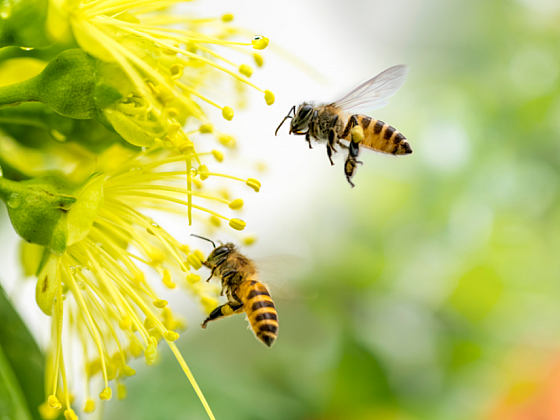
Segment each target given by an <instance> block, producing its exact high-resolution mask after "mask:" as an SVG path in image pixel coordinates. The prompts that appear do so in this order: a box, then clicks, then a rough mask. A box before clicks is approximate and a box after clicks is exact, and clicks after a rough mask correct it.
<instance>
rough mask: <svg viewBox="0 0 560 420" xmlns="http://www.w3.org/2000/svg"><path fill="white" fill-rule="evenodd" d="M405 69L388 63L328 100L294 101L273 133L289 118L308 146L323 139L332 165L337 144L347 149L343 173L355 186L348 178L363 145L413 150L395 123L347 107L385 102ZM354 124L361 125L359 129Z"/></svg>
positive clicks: (405, 152) (395, 151)
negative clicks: (346, 92) (354, 86)
mask: <svg viewBox="0 0 560 420" xmlns="http://www.w3.org/2000/svg"><path fill="white" fill-rule="evenodd" d="M407 73H408V67H407V66H403V65H400V66H394V67H390V68H388V69H387V70H385V71H383V72H381V73H379V74H378V75H377V76H375V77H373V78H372V79H370V80H368V81H366V82H364V83H363V84H361V85H360V86H358V87H357V88H355V89H354V90H353V91H351V92H350V93H349V94H348V95H346V96H345V97H344V98H342V99H340V100H338V101H336V102H333V103H331V104H323V105H313V104H312V103H308V102H304V103H302V104H301V105H299V107H298V109H297V111H296V107H295V105H294V106H293V107H292V109H290V111H289V112H288V115H286V116H285V117H284V119H283V120H282V122H281V123H280V125H279V126H278V128H277V129H276V132H275V135H277V134H278V130H279V129H280V127H281V126H282V124H284V121H286V120H287V119H288V118H292V122H291V124H290V134H292V133H293V134H295V135H302V136H303V135H305V140H306V141H307V143H308V144H309V148H310V149H312V148H313V147H312V146H311V138H313V139H315V140H316V141H317V142H319V143H326V144H327V155H328V157H329V160H330V162H331V165H334V162H333V160H332V155H333V153H336V152H337V150H336V146H340V147H341V148H343V149H348V157H347V158H346V162H345V164H344V173H345V175H346V179H347V180H348V182H349V183H350V185H351V186H352V187H354V184H353V183H352V181H351V179H352V177H353V176H354V175H355V174H356V168H357V165H358V164H361V163H362V162H360V161H358V160H357V158H358V155H359V154H360V150H361V149H362V148H366V149H370V150H374V151H376V152H381V153H386V154H392V155H409V154H411V153H412V149H411V148H410V145H409V144H408V141H406V138H405V136H403V135H402V134H401V133H400V132H399V131H397V130H396V129H395V128H394V127H392V126H390V125H389V124H385V123H384V122H383V121H379V120H375V119H372V118H370V117H368V116H366V115H360V114H352V113H350V110H356V109H357V108H366V109H369V110H373V109H378V108H381V107H382V106H385V105H386V104H387V99H388V98H390V97H391V96H393V95H394V94H395V93H396V92H397V90H398V89H399V88H400V87H401V86H402V85H403V83H404V80H405V78H406V75H407ZM292 113H293V114H294V115H293V116H292V115H290V114H292ZM355 127H360V128H361V133H360V129H357V130H356V129H355Z"/></svg>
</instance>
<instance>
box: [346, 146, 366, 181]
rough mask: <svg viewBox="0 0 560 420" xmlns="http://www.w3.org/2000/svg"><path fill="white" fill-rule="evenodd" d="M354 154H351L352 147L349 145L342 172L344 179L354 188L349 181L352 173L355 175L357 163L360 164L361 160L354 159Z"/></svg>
mask: <svg viewBox="0 0 560 420" xmlns="http://www.w3.org/2000/svg"><path fill="white" fill-rule="evenodd" d="M356 146H358V145H356ZM356 156H357V155H356ZM356 156H353V155H352V147H350V152H349V153H348V157H347V158H346V162H345V163H344V174H345V175H346V180H347V181H348V183H349V184H350V185H351V186H352V188H354V183H353V182H352V181H351V179H352V177H353V176H354V175H356V169H357V167H358V163H359V164H362V162H360V161H357V160H356Z"/></svg>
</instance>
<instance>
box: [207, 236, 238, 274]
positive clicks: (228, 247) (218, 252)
mask: <svg viewBox="0 0 560 420" xmlns="http://www.w3.org/2000/svg"><path fill="white" fill-rule="evenodd" d="M234 249H235V245H234V244H232V243H231V242H228V243H226V244H223V245H220V246H219V247H217V248H214V250H213V251H212V252H211V253H210V255H208V258H207V259H206V261H205V262H203V263H202V264H203V265H204V266H206V267H208V268H214V267H215V266H216V265H217V264H219V263H220V261H223V260H224V259H225V258H227V256H228V255H229V254H230V253H231V252H232V251H233V250H234Z"/></svg>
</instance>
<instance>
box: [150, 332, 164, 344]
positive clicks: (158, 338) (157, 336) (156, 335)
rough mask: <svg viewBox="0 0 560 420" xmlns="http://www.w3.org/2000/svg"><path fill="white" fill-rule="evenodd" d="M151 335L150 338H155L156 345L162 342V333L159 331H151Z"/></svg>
mask: <svg viewBox="0 0 560 420" xmlns="http://www.w3.org/2000/svg"><path fill="white" fill-rule="evenodd" d="M148 334H150V338H153V339H154V340H156V343H158V342H160V341H161V337H162V336H161V332H160V331H159V330H156V329H153V330H150V331H149V333H148Z"/></svg>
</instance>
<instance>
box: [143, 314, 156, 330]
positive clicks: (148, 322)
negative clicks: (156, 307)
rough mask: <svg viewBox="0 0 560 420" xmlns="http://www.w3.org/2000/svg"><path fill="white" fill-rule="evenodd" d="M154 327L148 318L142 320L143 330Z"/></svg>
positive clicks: (152, 321) (151, 320)
mask: <svg viewBox="0 0 560 420" xmlns="http://www.w3.org/2000/svg"><path fill="white" fill-rule="evenodd" d="M154 326H155V324H154V320H153V319H152V318H150V317H146V319H145V320H144V328H146V329H147V330H151V329H152V328H154Z"/></svg>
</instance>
